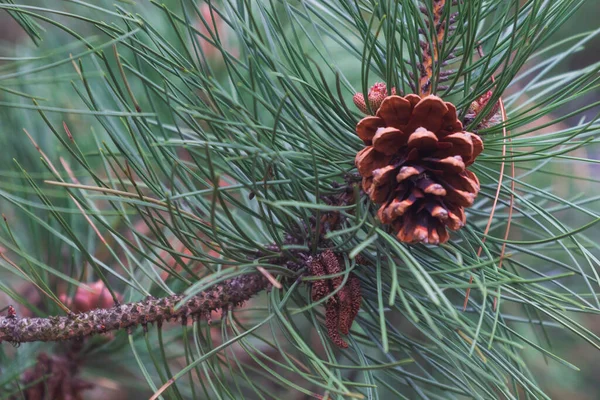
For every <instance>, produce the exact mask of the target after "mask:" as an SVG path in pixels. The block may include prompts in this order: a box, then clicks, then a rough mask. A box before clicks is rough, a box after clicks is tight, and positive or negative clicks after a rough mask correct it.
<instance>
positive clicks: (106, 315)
mask: <svg viewBox="0 0 600 400" xmlns="http://www.w3.org/2000/svg"><path fill="white" fill-rule="evenodd" d="M268 285H269V282H268V280H267V279H266V278H265V277H264V276H263V275H261V274H251V275H243V276H239V277H237V278H233V279H230V280H227V281H224V282H221V283H219V284H218V285H216V286H215V287H213V288H211V289H208V290H206V291H205V292H203V293H200V294H198V295H197V296H194V297H192V298H191V299H190V300H189V301H187V302H186V303H184V304H183V305H181V307H179V308H178V309H176V308H175V307H176V305H177V304H178V303H179V302H180V301H181V300H183V298H184V295H174V296H169V297H164V298H160V299H156V298H147V299H146V300H144V301H140V302H137V303H130V304H121V305H117V306H114V307H111V308H106V309H96V310H92V311H88V312H84V313H80V314H71V315H68V316H65V317H49V318H18V317H17V316H15V315H8V316H3V317H0V342H3V341H7V342H11V343H15V344H19V343H25V342H53V341H61V340H68V339H73V338H82V337H86V336H91V335H95V334H100V333H106V332H110V331H114V330H117V329H128V328H134V327H136V326H138V325H146V324H148V323H154V322H163V321H171V320H182V321H185V320H187V318H188V317H200V316H203V315H207V314H208V313H210V312H211V311H214V310H217V309H220V308H227V307H235V306H237V305H240V304H242V303H243V302H245V301H246V300H248V299H250V297H252V296H254V295H255V294H257V293H259V292H261V291H262V290H264V289H266V288H267V287H268Z"/></svg>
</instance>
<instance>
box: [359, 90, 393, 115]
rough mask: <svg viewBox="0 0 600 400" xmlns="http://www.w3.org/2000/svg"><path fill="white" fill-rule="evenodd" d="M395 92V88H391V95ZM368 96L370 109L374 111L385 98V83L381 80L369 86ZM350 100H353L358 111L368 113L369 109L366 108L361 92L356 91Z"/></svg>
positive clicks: (386, 94)
mask: <svg viewBox="0 0 600 400" xmlns="http://www.w3.org/2000/svg"><path fill="white" fill-rule="evenodd" d="M395 94H396V88H392V95H395ZM368 96H369V104H370V106H371V110H372V111H373V113H376V112H377V110H378V109H379V106H381V103H383V100H385V98H386V97H387V96H388V93H387V86H386V84H385V83H383V82H377V83H375V84H374V85H373V86H371V89H369V93H368ZM352 100H353V101H354V104H355V105H356V107H358V109H359V110H360V111H362V112H363V113H365V114H368V113H369V111H368V110H367V105H366V103H365V96H363V94H362V93H356V94H355V95H354V97H353V98H352Z"/></svg>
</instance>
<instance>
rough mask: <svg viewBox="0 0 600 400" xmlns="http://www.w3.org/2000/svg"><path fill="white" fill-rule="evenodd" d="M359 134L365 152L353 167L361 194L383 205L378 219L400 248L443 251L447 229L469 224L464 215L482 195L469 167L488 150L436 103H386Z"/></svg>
mask: <svg viewBox="0 0 600 400" xmlns="http://www.w3.org/2000/svg"><path fill="white" fill-rule="evenodd" d="M356 133H357V134H358V136H359V137H360V138H361V139H362V140H363V142H364V143H365V145H366V147H365V148H364V149H363V150H361V151H360V152H359V153H358V154H357V155H356V160H355V162H356V166H357V168H358V172H359V173H360V175H361V176H362V177H363V181H362V186H363V189H364V190H365V192H366V193H367V194H368V195H369V197H370V198H371V200H372V201H373V202H375V203H377V204H381V207H380V208H379V211H378V213H377V216H378V217H379V219H380V220H381V222H383V223H384V224H391V225H392V226H393V227H394V230H395V231H397V237H398V239H399V240H401V241H402V242H407V243H417V242H423V243H430V244H439V243H444V242H446V241H447V240H448V237H449V235H448V232H447V230H446V228H449V229H451V230H457V229H460V228H461V227H462V226H463V225H464V224H465V222H466V216H465V211H464V208H465V207H470V206H471V205H472V204H473V202H474V200H475V197H476V196H477V194H478V193H479V180H478V179H477V176H475V174H474V173H472V172H471V171H468V170H467V167H468V166H469V165H471V164H472V163H473V161H475V158H476V157H477V156H478V155H479V153H481V151H482V150H483V142H482V141H481V138H480V137H479V136H477V135H475V134H474V133H471V132H465V131H463V125H462V123H461V122H460V121H459V120H458V118H457V114H456V107H454V105H453V104H452V103H449V102H445V101H443V100H442V99H440V98H439V97H437V96H433V95H430V96H426V97H424V98H421V97H419V96H417V95H415V94H409V95H407V96H405V97H401V96H388V97H386V98H385V100H383V102H382V103H381V106H380V107H379V109H378V110H377V114H376V115H375V116H368V117H365V118H363V119H362V120H361V121H360V122H359V123H358V124H357V125H356Z"/></svg>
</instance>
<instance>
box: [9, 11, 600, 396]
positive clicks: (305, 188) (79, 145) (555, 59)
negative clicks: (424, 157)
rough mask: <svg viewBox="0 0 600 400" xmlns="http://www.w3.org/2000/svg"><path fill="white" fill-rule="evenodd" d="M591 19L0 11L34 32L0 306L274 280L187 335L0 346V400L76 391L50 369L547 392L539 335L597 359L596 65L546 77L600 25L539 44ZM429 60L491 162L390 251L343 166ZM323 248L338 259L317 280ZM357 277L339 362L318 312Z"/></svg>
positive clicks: (15, 83) (455, 392) (290, 383)
mask: <svg viewBox="0 0 600 400" xmlns="http://www.w3.org/2000/svg"><path fill="white" fill-rule="evenodd" d="M589 1H594V0H589ZM440 3H442V4H445V6H444V7H443V11H442V14H440V13H439V12H438V11H436V7H437V6H438V5H439V4H440ZM584 3H585V1H584V0H528V1H519V0H500V1H488V0H468V1H467V0H465V1H462V0H458V1H454V2H451V1H449V0H448V1H445V2H444V1H443V0H432V1H425V0H423V1H417V0H407V1H394V0H381V1H372V0H352V1H346V0H221V1H216V0H207V1H205V2H197V1H195V0H172V1H165V2H163V3H161V2H156V1H153V0H152V1H149V2H130V1H122V2H117V3H116V4H113V2H111V1H95V2H85V1H80V0H70V1H68V2H63V1H51V0H47V1H46V0H44V1H42V0H38V1H34V2H25V1H12V0H3V1H0V9H2V10H4V11H7V12H9V13H10V15H11V16H12V17H13V18H14V19H15V21H17V22H18V25H19V27H20V29H22V30H23V32H25V33H26V34H27V35H28V36H29V38H30V39H27V40H25V39H24V42H23V43H25V45H23V46H21V47H19V48H18V49H15V50H13V49H9V48H8V47H7V48H5V49H3V53H5V54H7V56H6V57H4V56H3V57H2V58H0V115H1V117H0V118H1V120H2V135H1V136H2V139H1V140H2V145H3V148H4V149H5V150H4V155H3V156H2V157H0V163H1V171H2V176H3V178H2V182H0V197H1V198H2V212H3V213H4V223H2V224H0V225H2V228H1V229H0V231H1V233H0V244H1V246H2V247H3V248H4V250H3V251H2V253H1V254H0V258H1V259H0V265H1V266H2V272H0V293H3V295H4V296H3V297H0V299H1V300H0V309H3V308H4V307H6V310H8V306H9V305H13V306H15V308H16V309H17V315H18V316H19V315H20V314H19V313H23V312H25V311H24V310H28V311H27V312H28V313H30V315H32V316H36V317H43V318H47V317H54V316H60V317H62V316H65V315H67V314H66V312H67V311H68V310H69V309H71V310H72V311H73V310H75V308H76V307H83V306H81V304H80V303H76V301H77V294H78V293H85V291H86V288H88V286H89V285H91V284H92V283H93V282H98V281H100V283H97V284H98V285H100V286H102V287H105V288H107V291H108V292H109V293H110V298H109V297H108V296H107V299H109V300H110V304H112V301H117V302H120V303H123V304H129V303H135V302H143V301H150V302H151V301H154V300H157V301H158V300H159V299H164V298H176V299H177V304H176V305H174V306H173V309H176V308H177V307H180V306H182V305H185V304H186V301H189V300H192V299H194V298H195V296H198V295H203V294H206V293H213V292H214V291H218V290H220V289H219V288H222V287H223V285H225V286H227V285H231V284H232V282H239V281H240V280H239V279H242V280H241V281H243V277H248V276H257V274H258V275H259V276H262V277H264V279H266V280H267V281H265V284H264V285H262V286H261V289H262V288H263V287H265V286H269V289H268V290H261V291H258V290H256V292H257V293H254V292H252V293H249V294H250V295H253V297H252V298H251V299H250V300H248V301H246V302H245V303H243V304H240V302H239V301H235V302H233V303H231V304H219V305H218V306H219V307H218V309H214V308H211V309H210V310H211V311H212V312H203V313H202V314H201V315H195V316H194V318H190V319H187V318H184V319H183V321H182V320H181V319H180V320H179V323H174V322H164V323H163V322H162V321H160V320H158V322H157V323H154V324H147V323H144V321H143V320H140V324H139V325H137V324H136V326H133V327H130V328H128V329H127V330H120V331H113V332H110V333H107V334H105V335H94V336H91V337H86V338H85V339H83V338H79V340H75V341H73V340H71V341H67V342H50V343H40V342H35V343H23V344H20V342H19V340H13V342H14V343H13V344H14V345H15V346H10V345H9V344H8V343H6V342H5V343H2V344H1V345H0V393H2V394H1V396H2V398H13V397H14V398H23V397H24V396H25V397H27V398H35V397H33V396H34V394H32V393H33V391H32V388H35V387H36V385H37V384H38V383H39V382H40V381H43V382H46V386H45V387H46V390H49V389H48V387H50V385H51V384H54V385H55V386H56V385H58V386H60V385H62V386H60V388H58V389H56V388H55V389H53V390H57V391H58V392H55V393H59V392H60V391H61V390H67V389H64V387H66V383H65V382H67V383H69V384H70V385H71V386H72V387H77V388H79V386H77V385H80V386H81V390H83V389H84V388H86V386H85V385H83V383H81V382H78V381H77V382H75V381H72V380H68V379H66V378H65V379H62V378H61V379H62V380H60V382H59V383H56V382H58V381H59V380H58V378H55V380H54V381H52V379H51V377H50V376H49V375H52V374H54V375H55V376H58V375H56V374H57V369H58V368H59V367H57V366H60V365H63V364H60V362H58V361H56V360H67V361H64V362H65V363H67V364H68V363H71V364H68V365H69V366H70V367H73V366H74V367H73V368H74V370H76V371H77V374H78V375H79V376H82V377H83V378H82V379H85V378H86V377H87V378H90V377H92V376H93V377H94V378H93V379H88V381H89V382H91V383H92V385H93V384H94V383H95V382H96V383H97V381H99V380H100V378H99V377H101V378H102V379H106V380H112V381H114V382H116V384H117V385H119V387H121V388H126V389H128V390H131V391H132V393H133V392H135V393H138V394H139V395H140V396H146V397H149V396H152V398H158V397H161V398H176V399H183V398H256V399H267V398H283V397H285V396H290V395H292V394H290V393H293V396H296V398H304V397H306V398H313V397H315V398H376V399H377V398H390V397H392V398H404V399H414V398H422V399H442V398H443V399H447V398H448V399H461V398H474V399H491V398H506V399H516V398H531V399H547V398H549V397H548V395H547V394H546V393H545V392H544V388H543V387H542V386H541V385H540V384H538V383H537V381H536V376H535V374H534V373H533V372H532V371H531V369H530V363H531V360H532V359H536V358H539V357H542V358H543V359H544V360H545V361H546V362H547V363H548V364H549V365H552V366H555V365H556V364H561V366H560V368H564V369H571V370H577V369H578V367H577V365H576V364H577V362H576V361H577V360H567V359H563V358H561V355H560V354H557V353H556V352H555V351H554V350H553V341H554V340H555V339H556V338H568V340H579V341H585V342H587V343H588V344H589V348H590V350H591V351H597V350H598V348H599V347H600V337H598V335H597V334H595V333H594V332H592V331H591V330H590V329H589V328H588V327H586V325H585V324H584V323H583V322H582V319H581V316H582V314H590V315H596V314H597V313H598V312H599V311H600V302H599V299H598V295H597V292H598V289H597V287H598V284H599V277H598V275H597V267H598V266H599V260H598V256H599V254H600V252H599V247H598V244H597V241H596V240H594V236H593V232H594V229H597V228H596V227H595V226H594V225H595V223H596V222H598V221H599V219H600V216H599V215H598V213H597V211H596V210H597V209H598V207H597V206H598V198H597V196H596V194H595V193H594V192H593V191H588V189H586V188H589V187H591V186H595V187H597V184H598V181H597V180H596V179H594V178H591V177H589V176H588V174H586V173H585V170H586V169H587V168H590V165H593V164H595V163H596V162H597V161H595V160H594V159H593V158H588V156H587V153H586V151H587V150H589V149H592V148H594V147H595V146H596V145H597V139H596V137H597V135H598V133H599V132H600V124H599V123H598V121H597V113H598V110H599V107H598V103H592V102H584V103H583V104H584V105H583V106H582V105H581V104H582V102H581V99H586V98H587V97H586V96H587V95H588V94H590V93H593V92H594V91H598V86H599V83H598V80H599V75H598V72H599V70H600V64H593V65H587V66H585V67H582V68H581V69H577V70H568V71H565V70H564V68H562V66H563V65H564V63H565V61H566V60H568V59H569V58H570V57H572V56H573V55H574V54H576V53H577V52H580V51H584V50H585V48H586V47H585V46H586V44H587V43H588V42H589V41H590V40H591V39H593V38H595V37H596V36H597V35H598V34H599V33H600V31H598V30H596V31H593V32H581V33H578V34H576V35H574V36H572V37H569V38H567V39H564V40H561V41H556V40H555V39H554V38H555V37H556V33H557V31H558V29H559V28H560V27H561V26H562V25H564V24H565V23H568V21H569V18H570V17H571V16H572V15H573V14H574V13H575V12H576V10H577V9H578V8H579V7H580V6H581V5H582V4H584ZM440 27H441V28H440ZM440 29H443V31H444V34H443V35H438V33H439V32H440ZM426 48H429V49H434V48H435V52H436V57H434V58H433V59H432V60H431V61H430V63H429V64H427V66H426V68H428V69H430V76H431V80H430V82H427V85H428V90H429V91H431V93H433V94H435V95H437V96H439V97H441V98H442V99H444V100H445V101H450V102H452V103H453V104H454V105H456V107H457V110H458V115H459V118H460V119H461V121H463V123H465V129H468V130H471V131H476V132H477V134H478V135H480V136H481V137H482V139H483V142H484V146H485V150H484V152H483V153H482V154H481V155H480V156H479V157H478V158H477V161H476V162H475V163H474V164H473V165H472V166H471V169H472V170H473V171H474V172H475V173H476V174H477V176H478V177H479V179H480V181H481V191H480V193H479V196H478V197H477V199H476V201H475V204H474V205H473V206H472V207H471V208H469V209H468V210H467V216H468V218H467V221H468V223H467V225H466V226H465V227H464V228H463V229H461V230H459V231H457V232H453V233H452V234H451V240H450V241H449V242H447V243H445V244H442V245H440V246H432V245H426V244H417V245H409V244H405V243H401V242H400V241H398V240H397V238H396V236H395V233H394V232H393V230H392V229H391V228H390V227H388V226H386V225H383V224H381V222H380V221H379V220H378V219H377V214H376V211H377V207H376V206H375V205H374V204H373V203H372V202H371V201H370V200H369V198H368V196H366V195H365V194H364V193H363V192H361V189H360V186H359V185H358V184H357V182H358V181H359V178H360V177H357V172H356V167H355V165H354V158H355V155H356V153H357V152H358V151H359V150H360V149H361V148H362V147H363V146H362V143H361V140H360V139H359V138H358V137H357V136H356V132H355V129H356V124H357V122H358V121H359V120H360V119H361V118H362V117H363V116H364V115H363V114H362V113H361V112H360V110H359V109H358V108H356V107H355V106H354V104H353V102H352V98H353V96H354V95H355V94H356V93H362V95H363V98H368V96H369V93H368V92H369V88H370V87H371V86H372V85H373V84H374V83H376V82H385V83H386V85H387V90H388V94H391V93H392V88H394V90H396V91H397V92H398V93H399V94H410V93H418V92H419V90H421V88H422V85H423V81H422V79H421V78H422V76H423V69H424V68H425V67H424V65H425V63H424V60H423V54H424V53H425V50H424V49H426ZM11 51H14V52H13V53H10V52H11ZM430 54H432V52H430ZM482 99H485V101H482ZM474 103H475V104H476V105H477V107H479V108H478V109H477V112H474V108H473V107H475V106H474ZM366 108H367V111H368V112H369V113H370V112H374V111H375V110H372V109H371V108H372V107H371V105H370V104H369V103H368V102H367V103H366ZM590 115H591V116H592V118H590V117H589V116H590ZM586 116H587V117H586ZM596 232H597V230H596ZM326 251H332V252H334V253H335V254H336V255H338V256H339V260H340V266H343V268H338V269H337V270H335V272H333V273H331V272H329V275H328V274H325V277H324V278H323V275H321V276H312V275H314V268H312V269H311V262H312V261H314V260H315V259H316V257H319V255H321V254H324V253H325V252H326ZM328 271H329V270H328ZM325 272H327V271H325ZM327 278H329V279H332V280H335V282H337V284H335V285H333V287H329V288H330V289H329V290H328V291H327V293H324V295H323V296H321V297H320V298H319V299H318V300H314V296H311V285H312V286H314V285H319V283H316V282H319V281H321V282H323V279H327ZM349 282H350V283H352V282H359V283H360V292H361V295H362V303H361V306H360V311H359V312H358V315H357V317H356V319H355V320H354V323H353V324H352V326H351V329H350V332H349V334H348V335H347V336H346V335H344V338H343V340H344V341H345V342H347V344H348V347H347V348H340V346H339V343H337V345H336V343H334V341H332V337H331V334H330V333H329V332H328V327H327V326H326V315H325V314H326V311H325V307H324V306H326V305H327V303H328V301H330V300H331V299H339V298H340V296H341V295H342V294H343V290H344V289H343V287H344V285H346V283H349ZM267 283H268V285H267ZM229 288H230V289H231V286H229ZM240 290H246V289H245V287H243V288H242V289H240ZM211 291H212V292H211ZM215 293H216V292H215ZM176 295H177V296H176ZM149 296H150V297H149ZM172 296H175V297H172ZM336 296H337V297H336ZM248 297H250V296H248ZM240 299H242V300H243V299H245V298H242V297H240ZM109 300H106V301H109ZM94 301H98V302H100V300H94ZM102 301H104V300H102ZM78 304H79V305H78ZM98 304H101V303H97V304H96V303H94V304H92V306H94V305H96V306H97V305H98ZM102 304H104V303H102ZM92 308H93V307H92ZM215 308H216V307H215ZM81 310H83V308H82V309H81ZM4 314H5V315H6V311H5V312H4ZM48 321H51V320H48ZM136 321H137V320H136ZM151 322H152V321H151ZM181 322H183V324H181ZM101 330H102V329H101V328H98V329H97V330H96V331H101ZM342 333H344V332H342ZM1 337H2V336H0V338H1ZM14 337H17V338H18V336H14ZM14 337H13V338H14ZM42 353H43V354H51V355H53V356H52V357H54V358H53V359H52V360H55V361H54V363H52V362H50V361H48V360H47V359H43V358H39V354H42ZM534 353H535V354H534ZM46 357H47V356H46ZM36 360H38V361H36ZM40 360H41V361H40ZM61 362H62V361H61ZM36 363H37V365H38V367H39V368H38V369H39V370H40V371H42V372H44V370H43V368H42V367H40V365H42V366H44V365H46V364H47V365H54V366H55V367H54V368H55V369H54V370H52V369H51V368H50V369H49V370H45V373H40V374H38V375H35V374H33V375H32V372H31V371H32V367H33V366H34V365H35V364H36ZM67 364H65V365H67ZM60 368H63V370H64V368H67V367H60ZM61 371H62V370H61ZM28 374H29V375H28ZM27 376H29V378H30V379H29V380H28V379H26V378H27ZM31 376H34V377H36V378H39V379H38V380H37V381H36V380H33V379H32V378H31ZM53 382H54V383H53ZM58 386H56V387H58ZM61 388H62V389H61ZM60 393H63V394H64V393H66V392H60Z"/></svg>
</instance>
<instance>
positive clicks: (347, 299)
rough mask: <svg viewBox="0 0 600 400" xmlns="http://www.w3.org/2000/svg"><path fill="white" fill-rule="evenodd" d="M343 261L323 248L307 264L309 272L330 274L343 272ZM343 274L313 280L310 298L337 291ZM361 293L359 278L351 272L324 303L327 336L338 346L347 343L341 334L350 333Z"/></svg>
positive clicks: (316, 298)
mask: <svg viewBox="0 0 600 400" xmlns="http://www.w3.org/2000/svg"><path fill="white" fill-rule="evenodd" d="M343 265H344V261H343V260H342V259H341V257H340V256H338V255H336V254H335V253H334V252H333V251H331V250H326V251H324V252H323V253H321V254H319V255H318V256H316V257H314V258H313V259H312V260H311V262H310V263H309V273H310V274H311V275H312V276H323V275H334V274H339V273H341V272H343V271H344V268H343ZM343 281H344V276H343V275H341V276H336V277H334V278H330V279H321V280H316V281H314V282H313V284H312V293H311V297H312V300H313V301H318V300H321V299H322V298H324V297H326V296H327V295H329V294H331V293H333V292H334V291H335V290H337V289H338V288H339V287H340V286H341V285H342V283H343ZM361 302H362V294H361V292H360V280H359V279H358V277H357V276H356V275H354V274H352V273H350V275H349V276H348V280H347V281H346V284H345V285H344V286H343V287H342V288H341V289H340V290H339V291H338V292H337V293H336V294H335V295H333V296H331V297H330V298H329V299H328V300H327V302H326V303H325V327H326V329H327V335H328V336H329V338H330V339H331V340H332V342H333V343H334V344H335V345H336V346H338V347H342V348H347V347H348V343H346V341H345V340H344V339H342V336H341V335H340V333H341V334H342V335H347V334H348V333H349V332H350V327H351V326H352V323H353V322H354V319H355V318H356V316H357V315H358V311H359V309H360V303H361Z"/></svg>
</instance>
